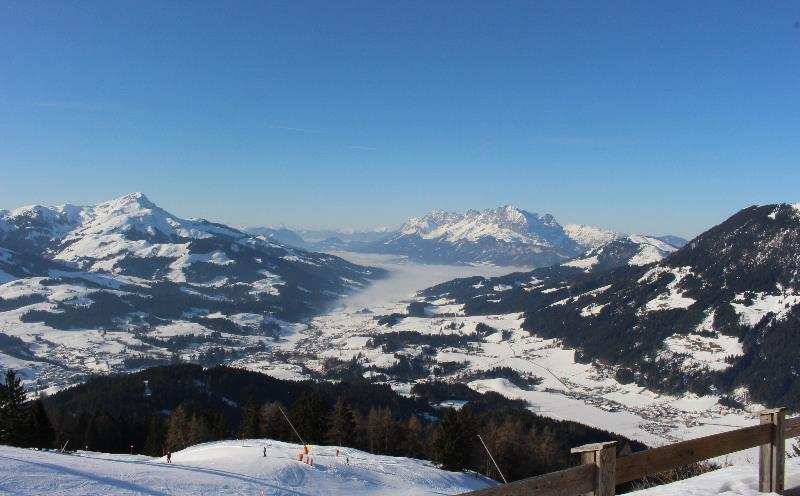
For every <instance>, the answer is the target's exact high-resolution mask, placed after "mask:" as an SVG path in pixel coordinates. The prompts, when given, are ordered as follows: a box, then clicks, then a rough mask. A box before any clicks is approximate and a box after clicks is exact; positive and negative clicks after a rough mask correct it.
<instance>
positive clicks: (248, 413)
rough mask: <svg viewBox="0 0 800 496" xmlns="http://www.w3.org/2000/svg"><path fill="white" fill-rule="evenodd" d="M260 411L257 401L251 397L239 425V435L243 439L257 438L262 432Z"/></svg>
mask: <svg viewBox="0 0 800 496" xmlns="http://www.w3.org/2000/svg"><path fill="white" fill-rule="evenodd" d="M259 417H260V415H259V411H258V406H256V403H255V401H253V399H252V398H251V399H250V400H248V402H247V404H246V405H245V406H244V411H243V412H242V425H241V426H240V427H239V437H240V438H242V439H255V438H257V437H258V436H259V435H260V434H261V428H260V426H259V424H260V419H259Z"/></svg>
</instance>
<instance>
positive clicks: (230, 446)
mask: <svg viewBox="0 0 800 496" xmlns="http://www.w3.org/2000/svg"><path fill="white" fill-rule="evenodd" d="M264 448H266V449H267V456H266V458H265V457H263V449H264ZM299 452H300V446H299V445H296V444H290V443H282V442H277V441H264V440H245V441H220V442H214V443H206V444H201V445H197V446H192V447H190V448H187V449H185V450H183V451H179V452H177V453H174V454H173V456H172V463H171V464H167V463H166V460H165V459H164V458H150V457H147V456H139V455H110V454H103V453H93V452H83V451H79V452H77V453H76V454H63V455H62V454H58V453H53V452H39V451H34V450H26V449H19V448H10V447H7V446H0V494H3V495H5V494H8V495H20V496H34V495H35V496H40V495H42V494H49V495H60V494H64V495H67V494H68V495H75V496H101V495H102V496H105V495H109V494H113V495H147V496H162V495H163V496H167V495H200V494H209V495H210V494H231V495H233V494H235V495H254V496H312V495H313V496H317V495H332V496H335V495H347V496H357V495H358V496H361V495H364V496H366V495H374V496H378V495H380V496H384V495H385V496H389V495H399V494H403V495H437V494H459V493H462V492H466V491H470V490H475V489H480V488H483V487H486V486H488V485H490V484H492V483H493V482H491V481H488V480H486V479H483V478H480V479H479V478H476V477H475V475H474V474H463V473H456V472H447V471H444V470H439V469H437V468H435V467H433V466H432V465H431V464H430V463H429V462H425V461H420V460H414V459H410V458H394V457H389V456H379V455H372V454H369V453H364V452H362V451H357V450H352V449H350V448H340V456H339V457H337V456H336V448H335V447H322V446H320V447H312V450H311V455H312V456H313V459H314V465H313V466H311V465H308V464H306V463H302V462H300V461H298V460H297V455H298V453H299ZM348 461H349V463H348Z"/></svg>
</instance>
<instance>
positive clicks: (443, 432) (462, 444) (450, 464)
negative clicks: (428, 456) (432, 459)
mask: <svg viewBox="0 0 800 496" xmlns="http://www.w3.org/2000/svg"><path fill="white" fill-rule="evenodd" d="M474 436H475V434H474V426H472V425H470V421H469V419H467V418H465V419H462V418H460V416H459V413H458V412H457V411H455V410H454V409H452V408H448V409H447V410H445V411H444V412H443V414H442V420H441V422H439V425H438V428H437V436H436V440H435V442H434V454H435V456H436V461H438V462H439V463H441V464H442V468H444V469H445V470H462V469H464V468H466V467H467V466H468V462H469V457H470V455H471V453H470V452H471V448H472V447H473V445H474V442H473V441H472V439H470V437H474Z"/></svg>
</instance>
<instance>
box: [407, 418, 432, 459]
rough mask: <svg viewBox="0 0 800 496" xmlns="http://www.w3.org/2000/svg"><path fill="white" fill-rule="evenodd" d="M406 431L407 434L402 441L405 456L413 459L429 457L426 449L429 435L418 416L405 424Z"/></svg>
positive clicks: (409, 419)
mask: <svg viewBox="0 0 800 496" xmlns="http://www.w3.org/2000/svg"><path fill="white" fill-rule="evenodd" d="M404 431H405V434H404V435H403V438H402V441H401V452H402V453H403V455H404V456H408V457H411V458H425V457H426V456H427V453H426V448H425V440H426V439H427V435H426V429H425V426H424V425H423V423H422V421H420V419H419V417H417V416H416V415H412V416H411V417H409V418H408V420H406V422H405V425H404Z"/></svg>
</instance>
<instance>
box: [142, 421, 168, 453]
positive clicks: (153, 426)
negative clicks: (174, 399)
mask: <svg viewBox="0 0 800 496" xmlns="http://www.w3.org/2000/svg"><path fill="white" fill-rule="evenodd" d="M164 430H165V429H164V421H163V420H162V419H161V417H160V416H158V415H152V416H150V420H149V421H148V422H147V438H146V439H145V442H144V454H146V455H150V456H161V455H163V454H164V442H165V439H164Z"/></svg>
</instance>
